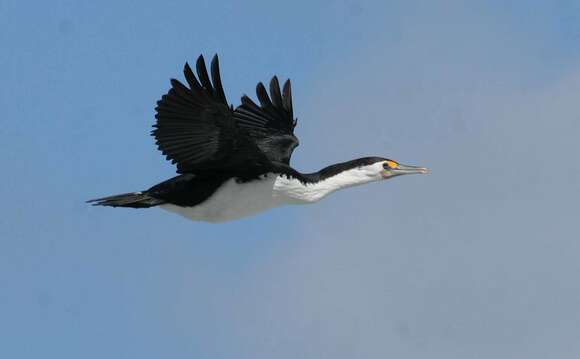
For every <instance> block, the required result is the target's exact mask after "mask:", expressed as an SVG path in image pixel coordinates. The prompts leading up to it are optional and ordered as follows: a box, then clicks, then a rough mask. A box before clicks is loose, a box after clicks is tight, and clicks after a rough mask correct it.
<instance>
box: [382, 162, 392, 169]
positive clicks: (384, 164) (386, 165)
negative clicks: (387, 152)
mask: <svg viewBox="0 0 580 359" xmlns="http://www.w3.org/2000/svg"><path fill="white" fill-rule="evenodd" d="M383 168H384V169H386V170H390V169H391V168H390V167H389V165H388V164H387V162H385V163H383Z"/></svg>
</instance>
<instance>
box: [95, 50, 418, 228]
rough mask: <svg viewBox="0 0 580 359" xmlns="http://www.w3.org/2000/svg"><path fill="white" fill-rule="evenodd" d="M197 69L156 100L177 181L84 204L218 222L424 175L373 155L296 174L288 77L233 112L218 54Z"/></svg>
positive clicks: (159, 141)
mask: <svg viewBox="0 0 580 359" xmlns="http://www.w3.org/2000/svg"><path fill="white" fill-rule="evenodd" d="M195 67H196V72H197V77H196V76H195V74H194V73H193V70H192V69H191V67H190V66H189V64H188V63H187V62H186V63H185V66H184V69H183V74H184V77H185V81H186V83H187V85H184V84H183V83H182V82H180V81H179V80H176V79H171V80H170V83H171V88H170V89H169V91H168V92H167V93H166V94H165V95H163V96H162V97H161V99H160V100H159V101H158V102H157V107H156V108H155V110H156V115H155V118H156V123H155V124H154V125H153V128H154V129H153V130H152V131H151V135H152V136H153V137H154V138H155V140H156V142H155V143H156V145H157V147H158V149H159V150H160V151H161V152H162V154H163V155H165V157H166V159H167V160H169V161H171V163H172V164H175V165H176V167H177V176H175V177H173V178H171V179H168V180H166V181H164V182H161V183H159V184H156V185H154V186H152V187H151V188H149V189H147V190H144V191H138V192H130V193H123V194H118V195H114V196H108V197H103V198H96V199H92V200H89V201H87V202H88V203H91V204H93V205H95V206H109V207H128V208H150V207H160V208H162V209H165V210H167V211H170V212H174V213H177V214H179V215H181V216H183V217H186V218H188V219H191V220H194V221H202V222H210V223H221V222H227V221H233V220H239V219H242V218H246V217H249V216H253V215H256V214H258V213H261V212H264V211H267V210H269V209H272V208H275V207H279V206H282V205H288V204H311V203H315V202H318V201H319V200H321V199H323V198H325V197H326V196H328V195H329V194H331V193H333V192H335V191H337V190H340V189H343V188H347V187H352V186H357V185H362V184H366V183H370V182H377V181H383V180H387V179H391V178H394V177H397V176H402V175H408V174H416V173H427V172H428V170H427V168H425V167H418V166H409V165H404V164H401V163H398V162H397V161H394V160H391V159H388V158H384V157H376V156H373V157H363V158H358V159H354V160H350V161H346V162H342V163H337V164H333V165H330V166H327V167H324V168H322V169H321V170H319V171H317V172H313V173H301V172H299V171H297V170H296V169H294V168H293V167H292V166H290V158H291V156H292V153H293V151H294V149H295V148H296V147H297V146H298V144H299V141H298V138H297V137H296V136H295V134H294V128H295V127H296V124H297V119H296V118H294V113H293V107H292V90H291V84H290V79H288V80H286V81H285V83H284V85H283V86H282V88H281V87H280V84H279V82H278V78H277V77H276V76H274V77H272V79H271V81H270V83H269V93H268V91H267V90H266V87H265V86H264V84H263V83H262V82H259V83H258V84H257V86H256V96H257V99H258V103H256V102H254V101H253V100H252V99H251V98H250V97H248V96H247V95H243V96H242V97H241V104H240V105H239V106H237V107H235V108H234V107H233V105H229V104H228V101H227V100H226V96H225V93H224V89H223V87H222V81H221V76H220V66H219V59H218V55H217V54H216V55H214V57H213V58H212V61H211V64H210V72H209V73H208V71H207V67H206V63H205V60H204V58H203V55H200V56H199V57H198V59H197V61H196V66H195Z"/></svg>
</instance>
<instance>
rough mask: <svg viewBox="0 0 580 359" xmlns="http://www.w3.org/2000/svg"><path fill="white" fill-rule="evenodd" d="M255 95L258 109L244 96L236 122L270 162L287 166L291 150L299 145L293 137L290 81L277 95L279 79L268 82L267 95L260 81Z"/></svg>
mask: <svg viewBox="0 0 580 359" xmlns="http://www.w3.org/2000/svg"><path fill="white" fill-rule="evenodd" d="M256 94H257V96H258V100H259V101H260V106H258V105H256V104H255V103H254V101H252V100H251V99H250V98H249V97H248V96H245V95H244V96H243V97H242V104H241V105H240V106H238V107H237V108H236V110H235V111H234V118H235V119H236V123H237V125H238V127H239V128H240V129H243V130H245V131H246V132H247V133H248V136H250V137H251V138H252V139H253V141H254V142H255V144H256V145H257V146H258V148H259V149H260V150H261V151H262V152H263V153H264V154H265V156H266V157H267V158H268V159H269V160H270V161H272V162H280V163H285V164H289V163H290V157H291V156H292V151H294V149H295V148H296V146H298V144H299V142H298V138H296V136H294V127H296V120H295V119H294V115H293V112H292V90H291V86H290V80H287V81H286V83H284V89H283V90H282V93H280V85H279V83H278V78H277V77H276V76H274V77H273V78H272V80H271V81H270V96H268V92H267V91H266V88H265V87H264V85H263V84H262V83H261V82H260V83H258V85H257V86H256Z"/></svg>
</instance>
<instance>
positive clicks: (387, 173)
mask: <svg viewBox="0 0 580 359" xmlns="http://www.w3.org/2000/svg"><path fill="white" fill-rule="evenodd" d="M376 166H377V170H378V171H379V173H380V176H381V179H389V178H393V177H397V176H402V175H411V174H415V173H422V174H425V173H428V172H429V170H428V169H427V168H425V167H418V166H409V165H404V164H401V163H399V162H397V161H393V160H389V159H385V160H383V161H380V162H377V164H376Z"/></svg>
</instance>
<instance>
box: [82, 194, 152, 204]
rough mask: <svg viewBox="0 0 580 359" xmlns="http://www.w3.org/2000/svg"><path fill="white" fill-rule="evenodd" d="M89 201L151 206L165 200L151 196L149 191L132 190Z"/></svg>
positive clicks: (93, 202)
mask: <svg viewBox="0 0 580 359" xmlns="http://www.w3.org/2000/svg"><path fill="white" fill-rule="evenodd" d="M87 203H92V204H93V206H109V207H130V208H149V207H154V206H158V205H160V204H163V203H164V201H163V200H160V199H158V198H154V197H151V196H150V195H148V194H147V192H131V193H123V194H118V195H115V196H109V197H103V198H95V199H91V200H89V201H87Z"/></svg>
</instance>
